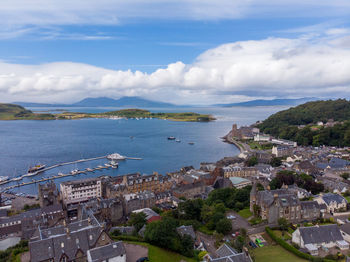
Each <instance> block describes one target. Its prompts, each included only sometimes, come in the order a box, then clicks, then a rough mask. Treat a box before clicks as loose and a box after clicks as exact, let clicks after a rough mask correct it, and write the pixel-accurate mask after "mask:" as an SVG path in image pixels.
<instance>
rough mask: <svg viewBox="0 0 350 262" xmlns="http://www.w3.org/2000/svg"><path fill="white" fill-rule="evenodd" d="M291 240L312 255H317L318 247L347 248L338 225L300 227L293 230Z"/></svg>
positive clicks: (347, 244) (347, 245)
mask: <svg viewBox="0 0 350 262" xmlns="http://www.w3.org/2000/svg"><path fill="white" fill-rule="evenodd" d="M292 242H293V243H295V244H297V245H298V246H299V247H301V248H305V249H306V250H307V251H308V252H309V253H310V254H311V255H314V256H317V255H318V249H319V248H332V247H338V248H340V249H341V250H346V249H349V243H348V242H346V241H345V240H344V238H343V235H342V233H341V231H340V229H339V227H338V225H323V226H313V227H300V228H298V229H297V230H295V231H294V232H293V235H292Z"/></svg>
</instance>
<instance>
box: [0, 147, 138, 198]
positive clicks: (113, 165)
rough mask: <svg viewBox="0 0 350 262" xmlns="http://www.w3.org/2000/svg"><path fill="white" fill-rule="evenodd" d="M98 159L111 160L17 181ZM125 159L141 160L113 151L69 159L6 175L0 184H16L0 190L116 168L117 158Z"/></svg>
mask: <svg viewBox="0 0 350 262" xmlns="http://www.w3.org/2000/svg"><path fill="white" fill-rule="evenodd" d="M98 159H108V160H111V162H110V163H105V164H104V165H98V166H97V167H95V168H86V169H85V170H78V169H74V170H72V171H70V172H69V173H68V174H63V173H58V174H57V175H54V176H51V177H43V178H41V179H37V180H35V179H33V180H32V181H29V182H22V183H19V182H18V181H20V180H22V179H23V178H25V177H31V176H35V175H38V174H39V173H43V172H45V171H47V170H50V169H53V168H56V167H60V166H65V165H72V164H76V163H82V162H88V161H93V160H98ZM125 159H131V160H142V158H137V157H126V156H122V155H120V154H118V153H113V154H110V155H106V156H100V157H93V158H87V159H79V160H76V161H70V162H64V163H59V164H56V165H52V166H49V167H46V168H41V169H40V170H38V171H36V172H29V173H27V174H24V175H22V176H19V177H15V178H12V179H8V177H6V179H3V180H0V186H1V185H5V184H8V183H10V182H16V183H17V184H15V185H11V186H8V187H5V188H2V189H1V191H0V192H4V191H7V190H10V189H13V188H17V187H21V186H26V185H31V184H35V183H40V182H45V181H48V180H54V179H58V178H62V177H68V176H75V175H78V174H86V173H88V172H95V171H98V170H103V169H109V168H117V167H118V162H117V160H125Z"/></svg>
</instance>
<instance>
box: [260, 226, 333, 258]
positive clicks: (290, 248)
mask: <svg viewBox="0 0 350 262" xmlns="http://www.w3.org/2000/svg"><path fill="white" fill-rule="evenodd" d="M265 230H266V233H267V234H268V235H269V236H270V237H271V238H272V239H273V240H274V241H275V242H276V243H277V244H279V245H280V246H281V247H283V248H284V249H286V250H288V251H289V252H291V253H293V254H294V255H296V256H298V257H300V258H304V259H306V260H309V261H313V262H319V261H322V262H335V261H334V260H331V259H326V258H320V257H314V256H311V255H310V254H306V253H304V252H301V251H300V250H298V249H296V248H295V247H293V246H292V245H289V244H288V243H287V242H286V241H284V240H283V239H282V238H279V237H277V236H276V235H275V233H273V231H272V230H271V228H269V227H266V228H265Z"/></svg>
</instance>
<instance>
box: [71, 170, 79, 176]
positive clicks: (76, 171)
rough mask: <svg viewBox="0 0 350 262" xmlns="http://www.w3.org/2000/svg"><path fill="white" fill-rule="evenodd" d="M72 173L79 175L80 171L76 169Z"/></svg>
mask: <svg viewBox="0 0 350 262" xmlns="http://www.w3.org/2000/svg"><path fill="white" fill-rule="evenodd" d="M70 173H71V174H72V175H77V174H78V173H79V169H74V170H72V171H70Z"/></svg>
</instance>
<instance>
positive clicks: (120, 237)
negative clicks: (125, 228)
mask: <svg viewBox="0 0 350 262" xmlns="http://www.w3.org/2000/svg"><path fill="white" fill-rule="evenodd" d="M110 236H111V237H112V239H114V240H125V241H136V242H144V240H143V239H142V238H141V237H136V236H128V235H119V236H113V235H110Z"/></svg>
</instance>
